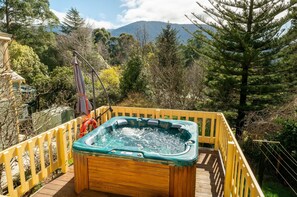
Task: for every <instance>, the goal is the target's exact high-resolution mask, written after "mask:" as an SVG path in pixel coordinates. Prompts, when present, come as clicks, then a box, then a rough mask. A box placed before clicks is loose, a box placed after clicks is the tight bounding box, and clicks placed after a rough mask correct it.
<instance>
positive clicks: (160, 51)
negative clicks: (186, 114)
mask: <svg viewBox="0 0 297 197" xmlns="http://www.w3.org/2000/svg"><path fill="white" fill-rule="evenodd" d="M179 46H180V45H179V42H178V40H177V31H176V30H175V29H172V28H171V26H170V25H167V26H166V28H165V29H163V30H162V32H161V33H160V35H159V36H158V37H157V40H156V49H157V51H156V61H155V62H153V63H152V65H151V69H150V70H151V79H152V80H151V84H152V89H153V95H154V96H155V100H156V102H157V103H158V104H159V105H161V106H162V107H168V108H180V107H181V108H182V107H183V106H182V102H181V95H182V94H181V93H182V91H183V82H184V79H183V77H184V76H183V66H182V61H181V59H182V58H181V51H180V50H179Z"/></svg>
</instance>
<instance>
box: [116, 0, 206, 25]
mask: <svg viewBox="0 0 297 197" xmlns="http://www.w3.org/2000/svg"><path fill="white" fill-rule="evenodd" d="M200 1H201V0H200ZM203 1H205V4H209V3H208V1H207V0H203ZM121 6H122V7H124V8H125V10H124V11H123V12H122V13H121V14H119V15H118V20H119V21H120V22H121V23H123V24H127V23H131V22H135V21H140V20H145V21H163V22H171V23H191V22H190V21H189V20H188V19H187V18H186V17H185V14H186V15H188V16H191V13H192V12H194V13H197V14H202V9H201V8H200V7H199V6H198V5H197V4H196V1H195V0H149V1H148V0H122V5H121Z"/></svg>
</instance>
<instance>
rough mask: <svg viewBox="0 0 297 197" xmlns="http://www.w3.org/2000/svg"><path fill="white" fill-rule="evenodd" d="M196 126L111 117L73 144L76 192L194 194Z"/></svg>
mask: <svg viewBox="0 0 297 197" xmlns="http://www.w3.org/2000/svg"><path fill="white" fill-rule="evenodd" d="M197 131H198V128H197V124H196V123H194V122H190V121H181V120H161V119H158V120H156V119H148V118H134V117H114V118H112V119H110V120H109V121H107V122H105V123H104V124H102V125H101V126H100V127H98V128H96V129H95V130H93V131H92V132H90V133H89V134H87V135H86V136H84V137H82V138H81V139H79V140H77V141H76V142H74V144H73V158H74V173H75V191H76V192H77V193H80V192H81V191H82V190H83V189H91V190H97V191H102V192H108V193H115V194H123V195H129V196H195V177H196V167H195V166H196V161H197V157H198V132H197Z"/></svg>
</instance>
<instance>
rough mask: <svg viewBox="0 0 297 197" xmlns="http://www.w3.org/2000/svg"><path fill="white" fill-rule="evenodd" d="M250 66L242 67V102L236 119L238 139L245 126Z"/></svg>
mask: <svg viewBox="0 0 297 197" xmlns="http://www.w3.org/2000/svg"><path fill="white" fill-rule="evenodd" d="M248 69H249V66H248V65H243V66H242V76H241V86H240V101H239V107H238V113H237V119H236V137H237V138H238V137H240V136H241V135H242V128H243V125H244V118H245V107H246V100H247V84H248Z"/></svg>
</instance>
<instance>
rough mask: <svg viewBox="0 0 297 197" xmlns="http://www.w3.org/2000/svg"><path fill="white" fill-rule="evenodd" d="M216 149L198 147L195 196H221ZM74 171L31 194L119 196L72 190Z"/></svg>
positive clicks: (36, 196) (47, 196) (70, 169)
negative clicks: (76, 192)
mask: <svg viewBox="0 0 297 197" xmlns="http://www.w3.org/2000/svg"><path fill="white" fill-rule="evenodd" d="M219 161H220V160H219V156H218V152H217V151H213V150H209V149H199V159H198V162H197V171H196V196H199V197H210V196H218V197H220V196H223V190H224V187H223V184H224V183H223V182H224V174H223V170H222V166H221V165H220V162H219ZM73 177H74V173H73V166H71V167H70V168H69V171H68V173H66V174H63V175H62V176H60V177H58V178H57V179H55V180H53V181H51V182H50V183H48V184H46V185H45V186H44V187H42V188H41V189H40V190H39V191H38V192H36V193H35V194H33V196H34V197H49V196H54V197H63V196H65V197H68V196H69V197H70V196H71V197H72V196H84V197H92V196H98V197H113V196H120V195H114V194H107V193H101V192H96V191H91V190H84V191H83V192H81V193H80V194H79V195H76V194H75V192H74V178H73Z"/></svg>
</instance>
